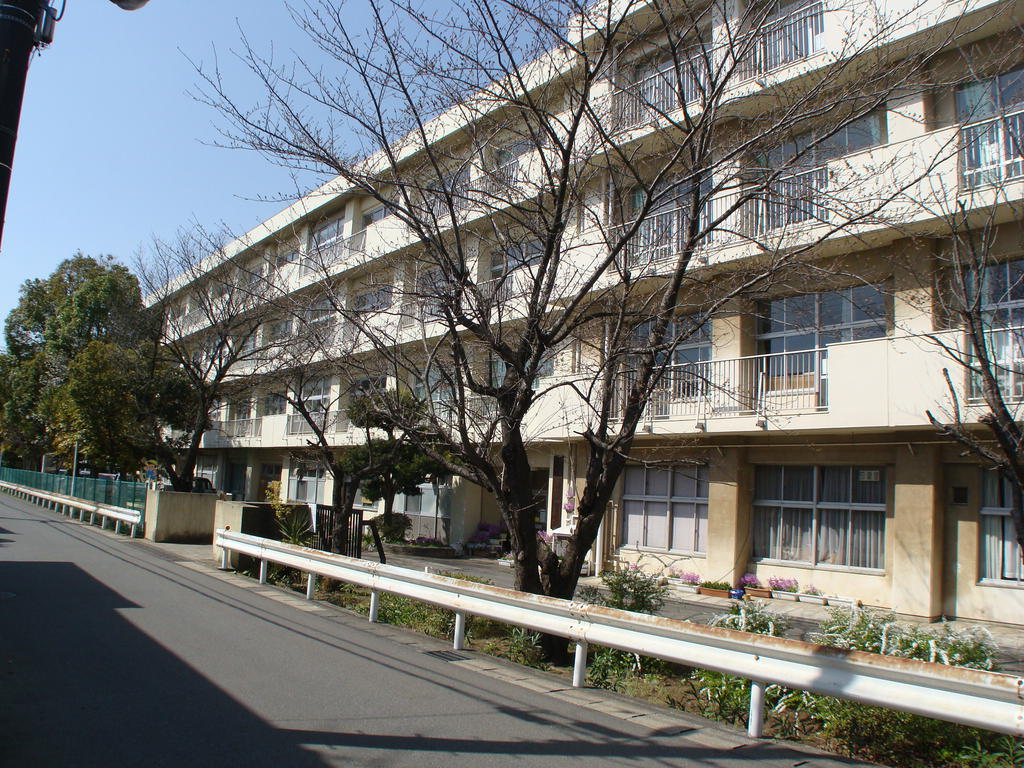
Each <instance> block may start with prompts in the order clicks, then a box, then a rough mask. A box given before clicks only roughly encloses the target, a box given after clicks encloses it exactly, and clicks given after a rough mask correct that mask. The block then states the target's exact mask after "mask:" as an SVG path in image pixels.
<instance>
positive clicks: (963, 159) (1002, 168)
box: [960, 110, 1024, 189]
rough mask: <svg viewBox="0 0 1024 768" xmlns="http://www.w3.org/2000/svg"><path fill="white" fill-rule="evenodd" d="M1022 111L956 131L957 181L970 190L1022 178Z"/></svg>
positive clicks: (1023, 168) (1023, 128)
mask: <svg viewBox="0 0 1024 768" xmlns="http://www.w3.org/2000/svg"><path fill="white" fill-rule="evenodd" d="M1022 139H1024V110H1022V111H1020V112H1013V113H1011V114H1008V115H999V116H998V117H993V118H990V119H988V120H981V121H979V122H976V123H972V124H970V125H965V126H963V127H962V128H961V129H960V181H961V184H962V186H963V187H965V188H967V189H972V188H974V187H980V186H983V185H986V184H997V183H999V182H1001V181H1009V180H1012V179H1020V178H1021V177H1024V144H1022Z"/></svg>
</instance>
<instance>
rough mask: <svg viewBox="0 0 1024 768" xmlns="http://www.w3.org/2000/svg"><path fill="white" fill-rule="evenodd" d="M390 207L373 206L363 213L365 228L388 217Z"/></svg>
mask: <svg viewBox="0 0 1024 768" xmlns="http://www.w3.org/2000/svg"><path fill="white" fill-rule="evenodd" d="M387 215H388V209H387V208H385V207H384V206H383V205H378V206H377V207H376V208H371V209H370V210H368V211H367V212H366V213H364V214H363V229H366V228H367V227H368V226H370V225H371V224H376V223H377V222H378V221H382V220H383V219H385V218H387Z"/></svg>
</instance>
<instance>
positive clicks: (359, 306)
mask: <svg viewBox="0 0 1024 768" xmlns="http://www.w3.org/2000/svg"><path fill="white" fill-rule="evenodd" d="M390 306H391V286H390V285H378V286H377V287H375V288H372V289H370V290H368V291H363V292H362V293H357V294H356V295H355V296H354V297H352V309H353V310H355V311H356V312H380V311H382V310H385V309H387V308H388V307H390Z"/></svg>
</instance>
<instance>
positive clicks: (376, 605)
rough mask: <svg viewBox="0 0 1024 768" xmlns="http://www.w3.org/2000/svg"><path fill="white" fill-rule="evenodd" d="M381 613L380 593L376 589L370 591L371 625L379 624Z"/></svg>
mask: <svg viewBox="0 0 1024 768" xmlns="http://www.w3.org/2000/svg"><path fill="white" fill-rule="evenodd" d="M379 612H380V592H378V591H377V590H376V589H371V590H370V623H371V624H376V623H377V614H378V613H379Z"/></svg>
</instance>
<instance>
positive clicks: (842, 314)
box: [820, 291, 850, 327]
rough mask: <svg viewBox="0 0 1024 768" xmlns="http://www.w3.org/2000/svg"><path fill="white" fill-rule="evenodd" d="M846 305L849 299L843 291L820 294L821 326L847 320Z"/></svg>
mask: <svg viewBox="0 0 1024 768" xmlns="http://www.w3.org/2000/svg"><path fill="white" fill-rule="evenodd" d="M848 307H849V301H848V299H847V296H846V292H845V291H841V292H840V291H837V292H835V293H823V294H821V305H820V309H821V326H822V327H825V326H829V325H840V324H842V323H847V322H849V319H850V318H849V314H848V311H849V310H848Z"/></svg>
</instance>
